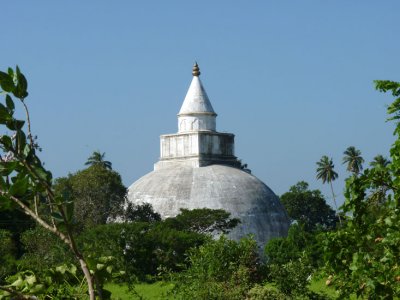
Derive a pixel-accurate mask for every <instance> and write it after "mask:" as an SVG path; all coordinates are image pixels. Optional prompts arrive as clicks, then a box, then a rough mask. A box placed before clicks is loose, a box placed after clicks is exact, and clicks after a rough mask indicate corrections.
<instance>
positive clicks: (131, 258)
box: [79, 222, 207, 280]
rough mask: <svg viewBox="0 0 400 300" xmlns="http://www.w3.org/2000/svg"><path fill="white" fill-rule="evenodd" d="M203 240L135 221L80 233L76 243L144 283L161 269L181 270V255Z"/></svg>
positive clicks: (158, 224)
mask: <svg viewBox="0 0 400 300" xmlns="http://www.w3.org/2000/svg"><path fill="white" fill-rule="evenodd" d="M206 239H207V237H206V236H204V235H201V234H198V233H194V232H185V231H179V230H176V229H173V228H169V227H168V226H167V225H166V224H164V223H163V222H157V223H153V224H150V223H145V222H135V223H124V224H121V223H119V224H118V223H115V224H106V225H99V226H96V227H94V228H92V229H89V230H86V231H84V232H82V234H81V235H80V236H79V243H80V244H81V245H82V246H83V248H84V252H85V253H86V254H90V253H97V254H98V255H99V256H113V257H114V258H115V261H114V267H115V268H116V269H118V270H124V271H125V272H126V275H127V276H128V277H129V278H131V279H135V278H138V279H140V280H146V279H149V278H152V277H154V276H157V275H158V274H159V273H160V271H161V270H172V271H179V270H182V268H183V267H184V265H185V258H186V256H185V253H186V252H187V251H188V250H189V249H190V248H192V247H196V246H199V245H201V244H203V243H204V241H205V240H206Z"/></svg>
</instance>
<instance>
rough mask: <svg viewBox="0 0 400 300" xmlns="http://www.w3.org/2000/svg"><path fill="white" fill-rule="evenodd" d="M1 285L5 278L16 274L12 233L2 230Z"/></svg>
mask: <svg viewBox="0 0 400 300" xmlns="http://www.w3.org/2000/svg"><path fill="white" fill-rule="evenodd" d="M0 241H1V242H0V283H1V282H3V281H4V278H5V277H6V276H7V275H9V274H11V273H13V272H15V270H16V269H15V254H14V253H15V245H14V242H13V240H12V235H11V232H9V231H8V230H4V229H0Z"/></svg>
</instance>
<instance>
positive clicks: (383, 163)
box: [369, 154, 390, 168]
mask: <svg viewBox="0 0 400 300" xmlns="http://www.w3.org/2000/svg"><path fill="white" fill-rule="evenodd" d="M388 164H390V160H389V159H387V158H386V157H384V156H383V155H382V154H378V155H377V156H375V157H374V159H373V160H372V161H371V162H370V163H369V165H370V166H371V167H382V168H385V167H387V165H388Z"/></svg>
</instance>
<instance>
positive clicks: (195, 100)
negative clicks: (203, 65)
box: [178, 76, 217, 132]
mask: <svg viewBox="0 0 400 300" xmlns="http://www.w3.org/2000/svg"><path fill="white" fill-rule="evenodd" d="M216 116H217V114H216V113H215V112H214V109H213V107H212V105H211V102H210V100H209V99H208V96H207V93H206V91H205V89H204V87H203V84H202V83H201V80H200V78H199V77H198V76H194V77H193V79H192V83H191V84H190V87H189V90H188V91H187V94H186V97H185V100H184V101H183V104H182V107H181V109H180V111H179V114H178V132H189V131H201V130H205V131H216Z"/></svg>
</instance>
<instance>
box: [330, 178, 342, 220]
mask: <svg viewBox="0 0 400 300" xmlns="http://www.w3.org/2000/svg"><path fill="white" fill-rule="evenodd" d="M330 184H331V191H332V197H333V203H334V204H335V209H336V213H337V215H338V217H339V223H340V225H342V218H340V214H339V210H338V207H337V204H336V198H335V193H334V192H333V185H332V181H331V182H330Z"/></svg>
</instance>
